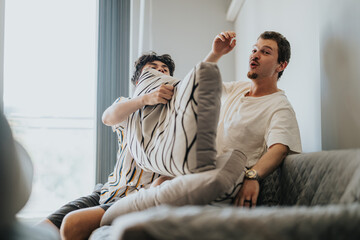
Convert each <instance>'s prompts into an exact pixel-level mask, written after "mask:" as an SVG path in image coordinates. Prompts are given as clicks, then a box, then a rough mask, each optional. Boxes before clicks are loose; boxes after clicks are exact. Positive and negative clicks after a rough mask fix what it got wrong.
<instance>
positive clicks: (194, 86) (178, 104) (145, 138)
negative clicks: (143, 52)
mask: <svg viewBox="0 0 360 240" xmlns="http://www.w3.org/2000/svg"><path fill="white" fill-rule="evenodd" d="M162 84H169V85H173V86H174V95H173V97H172V99H171V100H170V101H169V102H168V103H167V104H157V105H154V106H145V107H143V108H142V109H139V110H138V111H136V112H134V113H133V114H132V115H130V116H129V119H128V123H127V132H128V134H127V142H128V144H129V145H128V146H129V150H130V152H131V154H132V155H133V156H134V158H135V160H136V161H137V163H138V165H139V166H140V167H141V168H143V169H146V170H148V171H152V172H157V173H159V174H162V175H167V176H180V175H185V174H189V173H194V172H202V171H206V170H210V169H214V168H215V157H216V150H215V138H216V127H217V121H218V114H219V108H220V95H221V77H220V73H219V70H218V68H217V66H216V65H214V64H206V63H200V64H198V65H197V66H196V67H195V68H194V69H193V70H192V71H190V73H189V74H188V75H187V76H186V77H185V78H184V79H183V80H182V81H179V80H177V79H175V78H173V77H171V76H167V75H165V74H162V73H160V72H158V71H156V70H154V69H147V70H145V71H144V72H143V73H142V75H141V76H140V78H139V82H138V85H137V86H136V89H135V92H134V97H137V96H141V95H144V94H146V93H150V92H152V91H154V90H155V89H157V88H158V87H159V86H160V85H162Z"/></svg>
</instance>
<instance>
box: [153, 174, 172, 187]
mask: <svg viewBox="0 0 360 240" xmlns="http://www.w3.org/2000/svg"><path fill="white" fill-rule="evenodd" d="M171 179H173V178H172V177H168V176H160V177H159V178H157V179H155V181H154V182H153V183H152V184H151V186H150V187H156V186H159V185H160V184H162V183H163V182H165V181H167V180H171Z"/></svg>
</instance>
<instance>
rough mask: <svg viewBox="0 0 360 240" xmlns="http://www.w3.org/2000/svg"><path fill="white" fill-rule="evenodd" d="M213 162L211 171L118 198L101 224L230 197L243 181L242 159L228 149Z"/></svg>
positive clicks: (241, 154)
mask: <svg viewBox="0 0 360 240" xmlns="http://www.w3.org/2000/svg"><path fill="white" fill-rule="evenodd" d="M217 160H218V165H217V169H215V170H210V171H206V172H201V173H194V174H188V175H183V176H179V177H176V178H174V179H172V180H169V181H165V182H163V183H162V184H161V185H159V186H157V187H153V188H149V189H140V191H139V192H137V193H134V194H131V195H130V196H127V197H125V198H121V199H119V200H118V201H116V202H115V203H114V204H113V205H112V206H111V207H110V208H109V209H108V210H107V211H106V212H105V214H104V216H103V218H102V220H101V225H108V224H111V222H112V221H113V220H114V219H115V218H116V217H118V216H121V215H124V214H127V213H131V212H135V211H142V210H145V209H147V208H150V207H154V206H159V205H162V204H168V205H172V206H184V205H205V204H209V203H211V202H212V201H214V200H215V199H217V198H218V197H219V196H224V195H226V196H229V198H230V196H231V197H233V196H234V194H233V193H234V189H235V188H236V186H237V185H238V184H237V183H239V182H242V181H243V177H244V174H243V173H244V168H245V164H246V156H245V155H244V154H243V153H242V152H240V151H238V150H231V151H228V152H226V153H224V154H223V155H221V156H220V157H218V159H217Z"/></svg>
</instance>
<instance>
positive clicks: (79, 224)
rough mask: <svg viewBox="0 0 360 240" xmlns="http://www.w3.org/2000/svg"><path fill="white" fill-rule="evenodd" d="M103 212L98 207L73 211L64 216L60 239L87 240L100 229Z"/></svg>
mask: <svg viewBox="0 0 360 240" xmlns="http://www.w3.org/2000/svg"><path fill="white" fill-rule="evenodd" d="M104 213H105V211H104V209H102V208H101V207H99V206H96V207H90V208H84V209H80V210H76V211H73V212H71V213H69V214H68V215H66V216H65V218H64V220H63V222H62V224H61V228H60V234H61V239H63V240H71V239H88V238H89V236H90V235H91V233H92V232H93V231H94V230H95V229H97V228H98V227H100V221H101V218H102V216H103V215H104Z"/></svg>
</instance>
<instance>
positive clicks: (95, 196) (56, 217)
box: [47, 188, 113, 229]
mask: <svg viewBox="0 0 360 240" xmlns="http://www.w3.org/2000/svg"><path fill="white" fill-rule="evenodd" d="M99 200H100V188H96V190H95V191H94V192H93V193H92V194H90V195H88V196H86V197H80V198H78V199H76V200H74V201H71V202H69V203H68V204H65V205H64V206H62V207H61V208H60V209H59V210H57V211H56V212H54V213H53V214H51V215H50V216H48V217H47V219H49V220H50V221H51V222H52V223H53V224H54V225H55V226H56V227H58V228H59V229H60V226H61V223H62V221H63V219H64V217H65V216H66V215H67V214H68V213H70V212H73V211H76V210H79V209H83V208H89V207H96V206H99V207H101V208H102V209H104V210H105V211H106V210H107V209H108V208H109V207H110V206H111V205H112V204H113V202H112V203H107V204H99Z"/></svg>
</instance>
